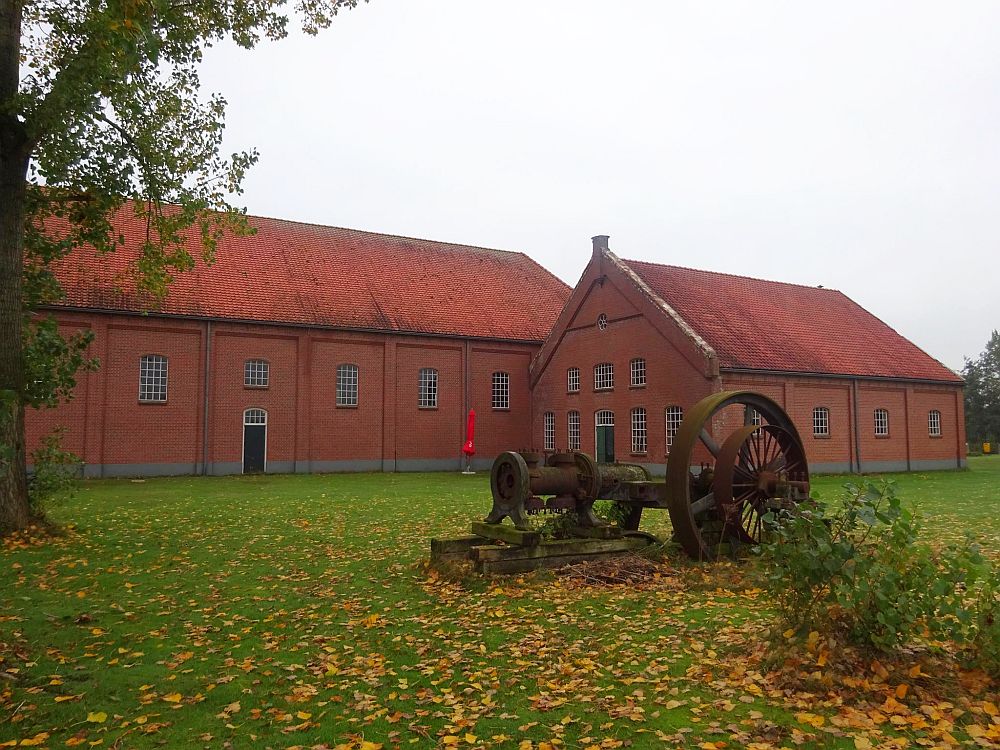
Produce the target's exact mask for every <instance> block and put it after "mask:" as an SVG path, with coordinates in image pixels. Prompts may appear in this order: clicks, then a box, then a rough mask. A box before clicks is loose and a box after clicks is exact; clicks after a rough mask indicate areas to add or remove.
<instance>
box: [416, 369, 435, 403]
mask: <svg viewBox="0 0 1000 750" xmlns="http://www.w3.org/2000/svg"><path fill="white" fill-rule="evenodd" d="M417 405H418V406H419V407H420V408H421V409H436V408H437V405H438V371H437V370H435V369H434V368H433V367H424V368H422V369H421V370H420V395H419V398H418V399H417Z"/></svg>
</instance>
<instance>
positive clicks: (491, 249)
mask: <svg viewBox="0 0 1000 750" xmlns="http://www.w3.org/2000/svg"><path fill="white" fill-rule="evenodd" d="M245 216H246V218H248V219H266V220H267V221H274V222H279V223H281V224H298V225H299V226H305V227H316V228H318V229H337V230H340V231H342V232H356V233H357V234H366V235H369V236H372V237H387V238H389V239H394V240H410V241H412V242H425V243H427V244H428V245H450V246H452V247H460V248H464V249H466V250H484V251H486V252H490V253H504V254H506V255H521V256H523V257H525V258H527V259H528V260H531V262H532V263H535V265H540V264H538V263H537V261H535V260H533V259H532V258H531V256H529V255H528V254H527V253H525V252H524V251H523V250H504V249H502V248H499V247H485V246H483V245H468V244H465V243H462V242H449V241H448V240H432V239H428V238H427V237H413V236H411V235H406V234H390V233H389V232H373V231H371V230H369V229H354V228H353V227H341V226H335V225H333V224H319V223H317V222H315V221H300V220H299V219H282V218H280V217H277V216H264V215H262V214H249V213H248V214H245ZM541 267H542V268H544V266H541ZM546 270H548V269H546ZM549 273H551V271H550V272H549ZM564 283H565V282H564Z"/></svg>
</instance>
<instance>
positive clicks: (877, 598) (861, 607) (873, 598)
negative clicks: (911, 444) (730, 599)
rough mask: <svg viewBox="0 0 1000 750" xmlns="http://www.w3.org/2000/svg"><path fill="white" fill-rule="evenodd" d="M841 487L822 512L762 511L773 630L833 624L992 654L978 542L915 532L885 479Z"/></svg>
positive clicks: (888, 638) (870, 636)
mask: <svg viewBox="0 0 1000 750" xmlns="http://www.w3.org/2000/svg"><path fill="white" fill-rule="evenodd" d="M845 489H846V493H845V494H844V496H843V498H842V499H841V500H840V501H839V502H838V503H836V504H835V505H834V506H833V507H832V508H829V509H827V510H826V512H824V509H823V508H822V507H821V506H819V505H818V504H815V503H810V504H804V505H803V506H801V507H800V508H798V509H797V510H795V511H792V512H781V514H780V515H773V514H768V515H767V516H766V517H765V521H766V522H767V524H768V531H769V536H770V538H771V539H770V541H771V543H770V544H767V545H764V546H762V547H761V548H760V549H759V553H760V555H761V558H762V562H763V566H764V587H765V588H766V590H767V591H768V592H769V593H770V595H771V597H772V598H773V601H774V603H775V606H776V608H777V614H778V619H779V624H780V625H781V626H782V629H784V628H792V629H794V630H799V631H803V632H804V631H807V630H818V631H820V632H825V633H832V632H833V631H840V632H841V633H843V634H845V635H846V636H847V637H848V638H849V639H850V640H851V641H853V642H855V643H858V644H860V645H865V646H869V647H873V648H875V649H878V650H888V649H891V648H893V647H896V646H899V645H901V644H903V643H906V642H910V641H913V640H915V639H921V638H922V639H925V640H927V639H935V640H937V639H941V640H951V641H953V642H955V643H956V644H958V645H959V646H960V647H962V648H966V649H969V650H971V651H973V652H975V654H976V655H978V656H979V657H986V658H988V657H987V656H986V655H987V654H990V653H992V654H994V656H995V655H996V654H998V653H1000V634H998V632H997V627H998V625H997V614H998V604H997V596H998V591H997V583H996V581H997V574H998V571H997V570H996V566H995V564H993V563H992V562H991V561H989V560H988V559H986V558H985V557H984V556H983V555H982V553H981V551H980V549H979V547H978V545H976V544H975V543H974V542H973V541H972V540H971V539H966V541H965V542H964V543H963V544H960V545H951V546H948V547H946V548H944V549H941V550H935V549H933V548H932V547H930V546H929V545H927V544H926V543H923V542H920V541H918V535H919V532H920V523H919V520H918V519H917V518H916V517H915V516H914V515H913V513H912V512H910V510H909V509H907V508H905V507H903V505H902V504H901V503H900V500H899V498H898V497H897V495H896V491H895V487H894V486H893V485H892V484H891V483H886V482H883V483H882V484H879V485H875V484H873V483H871V482H865V483H862V484H848V485H845Z"/></svg>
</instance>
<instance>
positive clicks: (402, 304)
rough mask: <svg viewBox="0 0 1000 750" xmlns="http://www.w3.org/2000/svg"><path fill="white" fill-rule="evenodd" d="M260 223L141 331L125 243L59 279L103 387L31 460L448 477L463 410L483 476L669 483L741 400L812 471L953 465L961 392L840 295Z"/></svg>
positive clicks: (89, 378)
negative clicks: (579, 473) (578, 474)
mask: <svg viewBox="0 0 1000 750" xmlns="http://www.w3.org/2000/svg"><path fill="white" fill-rule="evenodd" d="M117 221H118V224H119V229H120V232H121V233H122V234H123V235H124V236H125V237H126V238H128V237H130V236H136V237H138V236H142V233H143V232H144V228H143V227H140V226H138V225H136V223H135V219H134V218H131V212H130V211H127V210H126V211H123V212H122V214H121V216H120V217H119V218H118V220H117ZM252 224H253V225H254V226H255V227H256V229H257V234H256V235H254V236H252V237H245V238H227V239H226V240H225V241H224V243H223V244H222V245H221V246H220V248H219V252H218V260H217V261H216V263H215V264H213V265H211V266H204V265H202V264H199V265H198V267H197V268H196V269H195V270H194V271H191V272H186V273H183V274H179V275H178V277H177V279H176V280H175V281H174V283H173V284H172V285H171V288H170V292H169V294H168V296H167V297H166V299H165V300H163V301H162V302H161V303H159V304H157V305H155V306H154V308H153V309H152V310H150V311H148V312H143V311H144V310H147V309H148V308H149V302H148V300H143V299H141V298H140V297H139V296H138V295H137V294H136V293H135V292H134V291H129V290H134V289H135V285H134V282H133V281H132V277H131V275H130V267H131V266H130V263H131V262H132V261H133V260H134V258H135V250H134V247H131V246H130V245H129V243H128V242H127V243H126V246H125V247H124V248H123V249H122V250H121V251H119V252H117V253H115V254H113V255H109V256H103V257H99V258H98V257H95V256H94V254H93V253H88V252H84V251H81V252H76V253H74V254H73V255H71V256H70V257H69V258H67V259H66V260H65V261H63V262H62V263H61V264H60V266H59V268H58V269H57V273H58V275H59V277H60V279H61V281H62V283H63V285H64V287H65V289H66V292H67V298H66V302H65V304H63V305H60V306H59V307H58V308H55V310H54V312H55V314H56V316H57V318H58V320H59V321H60V324H61V325H62V326H63V328H64V329H66V330H72V329H74V328H84V327H86V328H90V329H92V330H93V331H94V332H95V339H94V342H93V344H92V354H93V355H94V356H97V357H98V358H99V359H100V361H101V367H100V369H98V370H97V371H95V372H90V373H82V374H81V376H80V380H79V383H78V386H77V389H76V398H75V399H73V400H72V401H70V402H69V403H67V404H64V405H61V406H60V407H58V408H57V409H53V410H42V411H39V412H33V413H31V414H29V418H28V428H29V429H28V432H29V443H30V445H32V446H33V445H37V443H38V441H39V440H40V438H41V436H42V435H44V434H46V433H47V432H48V431H49V430H51V429H52V428H53V427H55V426H57V425H63V426H65V427H66V428H67V434H66V438H65V440H64V445H65V447H66V448H68V449H69V450H72V451H74V452H75V453H77V454H78V455H79V456H81V458H82V459H83V460H84V462H85V473H86V475H87V476H127V475H157V474H161V475H162V474H201V473H207V474H231V473H240V472H242V471H267V472H317V471H359V470H374V471H406V470H434V469H440V470H445V469H457V468H459V466H460V464H461V454H460V448H461V445H462V442H463V437H464V430H465V418H466V416H465V415H466V414H467V412H468V410H469V409H470V408H474V409H475V410H476V413H477V429H476V449H477V459H476V462H475V464H476V465H477V466H478V467H480V468H483V467H486V466H488V465H489V463H490V462H491V461H492V459H493V457H494V456H495V455H496V454H497V453H498V452H500V451H502V450H508V449H511V448H513V449H518V448H524V447H528V446H537V447H543V446H544V447H549V448H551V447H561V448H567V447H569V448H580V449H582V450H585V451H587V452H589V453H591V454H594V453H595V452H596V453H598V454H600V455H599V456H598V457H599V458H600V457H610V454H612V453H613V455H614V457H615V458H617V459H618V460H627V461H636V462H640V463H644V464H647V465H649V466H650V468H651V469H653V471H654V472H657V473H662V471H663V465H664V462H665V457H666V454H667V450H668V443H669V440H670V437H669V436H670V433H671V431H672V430H673V429H675V427H676V425H677V424H678V423H679V420H680V418H681V417H682V415H683V412H684V410H685V409H687V408H689V407H690V406H691V405H692V404H694V403H695V402H696V401H697V400H698V399H700V398H701V397H702V396H704V395H706V394H708V393H710V392H713V391H716V390H720V389H728V388H749V389H753V390H757V391H760V392H763V393H765V394H767V395H769V396H771V397H772V398H774V399H775V400H777V401H778V402H779V403H781V404H783V405H784V406H785V408H786V410H787V411H789V413H790V414H791V415H792V417H793V419H794V420H795V422H796V424H797V425H798V427H799V430H800V433H801V434H802V435H803V437H804V438H805V439H806V443H807V444H806V452H807V455H808V456H809V458H810V461H811V463H812V465H813V468H814V469H815V470H824V471H858V470H861V471H884V470H890V469H891V470H896V469H933V468H950V467H956V466H961V465H964V463H965V434H964V419H963V411H962V389H961V387H962V381H961V379H960V378H958V377H957V376H956V375H955V374H954V373H952V372H951V371H950V370H948V369H947V368H945V367H944V366H943V365H941V364H940V363H939V362H937V361H935V360H934V359H932V358H931V357H930V356H928V355H927V354H925V353H924V352H922V351H921V350H919V349H918V348H917V347H916V346H914V345H913V344H911V343H910V342H909V341H907V340H906V339H904V338H903V337H901V336H900V335H899V334H897V333H896V332H895V331H893V330H892V329H891V328H889V327H888V326H887V325H885V324H884V323H882V322H881V321H879V320H877V319H876V318H874V317H873V316H872V315H870V314H869V313H867V312H865V311H864V310H863V309H861V308H860V307H858V306H857V305H856V304H854V303H853V302H851V301H850V300H849V299H848V298H847V297H845V296H844V295H842V294H841V293H839V292H835V291H833V290H826V289H814V288H809V287H802V286H796V285H792V284H781V283H777V282H769V281H759V280H755V279H746V278H741V277H736V276H729V275H726V274H717V273H708V272H703V271H693V270H690V269H683V268H677V267H672V266H661V265H655V264H651V263H641V262H636V261H622V260H620V259H619V258H617V257H616V256H615V255H614V254H613V253H611V252H610V250H608V248H607V238H606V237H597V238H595V244H594V253H593V256H592V258H591V261H590V263H589V265H588V266H587V269H586V270H585V271H584V274H583V276H582V278H581V279H580V282H579V284H578V285H577V287H576V289H575V290H570V289H569V288H568V287H567V286H566V285H565V284H563V283H562V282H561V281H559V280H558V279H557V278H556V277H555V276H553V275H552V274H550V273H549V272H548V271H546V270H545V269H543V268H542V267H541V266H539V265H538V264H537V263H535V262H533V261H532V260H530V259H529V258H528V257H526V256H525V255H523V254H521V253H511V252H504V251H499V250H488V249H483V248H476V247H467V246H460V245H452V244H447V243H439V242H430V241H426V240H416V239H410V238H403V237H392V236H387V235H380V234H374V233H369V232H359V231H353V230H346V229H337V228H331V227H322V226H315V225H307V224H299V223H295V222H288V221H280V220H275V219H263V218H253V219H252ZM194 242H195V238H194V237H193V236H192V243H194ZM571 292H572V293H571ZM574 369H575V370H576V373H575V377H574V374H573V370H574ZM616 430H617V432H616Z"/></svg>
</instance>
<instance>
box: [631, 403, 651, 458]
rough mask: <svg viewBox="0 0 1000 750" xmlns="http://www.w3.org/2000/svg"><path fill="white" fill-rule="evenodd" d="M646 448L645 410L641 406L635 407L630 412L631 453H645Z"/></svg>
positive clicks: (647, 443)
mask: <svg viewBox="0 0 1000 750" xmlns="http://www.w3.org/2000/svg"><path fill="white" fill-rule="evenodd" d="M648 446H649V440H648V437H647V433H646V410H645V409H644V408H642V407H641V406H637V407H636V408H635V409H633V410H632V452H633V453H645V452H646V449H647V448H648Z"/></svg>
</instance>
